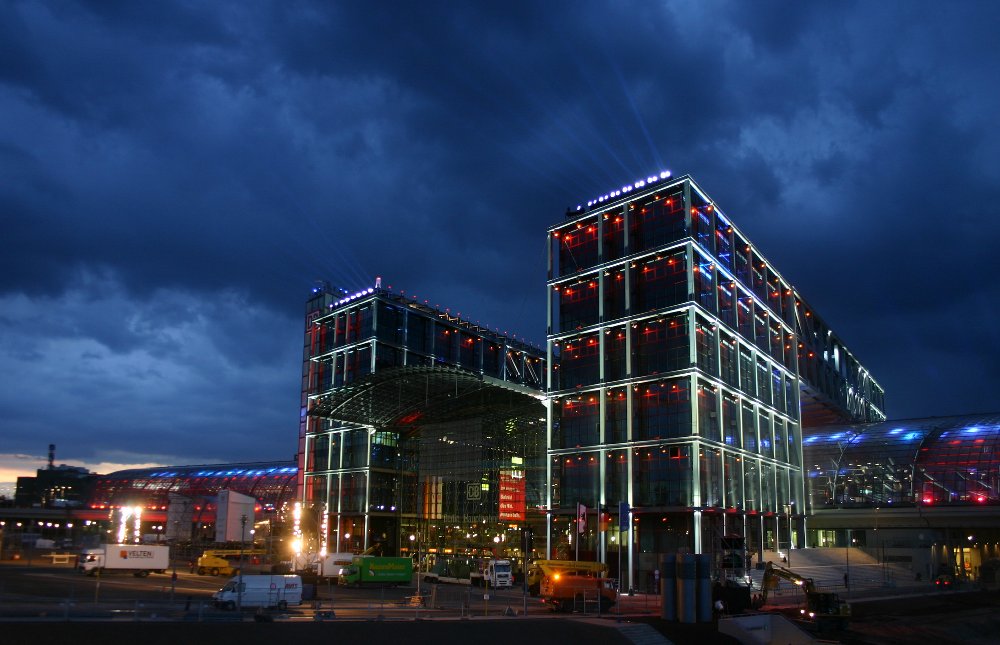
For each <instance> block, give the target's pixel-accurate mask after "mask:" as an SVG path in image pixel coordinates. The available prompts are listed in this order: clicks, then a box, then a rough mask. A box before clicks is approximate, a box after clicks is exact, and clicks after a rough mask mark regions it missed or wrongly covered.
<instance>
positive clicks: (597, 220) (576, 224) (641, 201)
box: [546, 173, 885, 580]
mask: <svg viewBox="0 0 1000 645" xmlns="http://www.w3.org/2000/svg"><path fill="white" fill-rule="evenodd" d="M548 237H549V274H548V289H549V299H548V302H549V304H548V312H549V316H548V359H549V360H548V365H549V372H548V382H547V385H548V392H549V395H550V397H551V408H550V412H549V418H548V435H549V440H548V446H547V452H548V456H549V480H548V486H547V491H548V496H549V497H548V499H547V500H546V505H547V507H548V508H549V509H550V510H551V514H550V516H549V518H550V520H551V526H550V527H549V534H550V537H551V539H552V540H553V547H554V548H555V549H556V550H557V551H558V553H557V555H559V556H566V555H570V554H572V553H574V551H575V550H576V549H579V550H580V553H581V554H584V553H585V554H586V555H587V558H600V559H606V561H608V562H609V563H612V565H614V564H615V563H616V561H617V558H616V557H615V556H614V553H615V552H616V551H617V549H618V545H621V544H625V545H630V546H629V547H628V548H626V549H625V551H626V552H625V553H624V554H623V558H622V561H623V563H625V562H628V563H629V567H630V570H631V571H637V572H638V576H639V579H640V580H642V577H643V576H645V575H646V574H647V573H648V574H651V572H652V570H653V569H655V568H656V566H657V560H656V558H657V554H660V553H672V552H676V551H678V550H681V549H690V550H691V551H692V552H696V553H701V552H706V553H707V552H714V551H715V550H716V549H717V545H718V538H719V537H720V536H723V535H738V536H743V537H745V538H746V543H747V544H748V545H749V547H750V550H751V551H754V550H756V551H763V550H767V549H774V550H776V549H777V548H779V547H782V546H783V547H784V548H787V547H788V546H789V542H790V541H792V540H793V539H794V540H795V541H797V542H800V543H801V542H802V533H801V527H800V526H796V527H795V528H793V530H792V531H789V530H788V528H787V527H788V526H789V525H790V521H791V522H794V523H796V524H798V523H799V520H800V519H801V516H802V515H803V513H804V512H805V501H806V497H805V488H804V482H803V472H802V428H803V426H805V427H808V426H811V425H817V424H822V423H829V422H834V421H841V422H873V421H881V420H883V419H884V418H885V414H884V406H885V404H884V400H883V396H884V395H883V391H882V388H881V387H880V386H879V385H878V383H877V382H876V381H875V379H874V378H873V377H872V376H871V375H870V373H869V372H868V371H867V370H866V369H865V368H864V366H862V365H861V364H860V362H859V361H858V360H857V359H856V358H855V357H854V355H853V354H852V353H851V352H850V351H849V350H848V349H847V347H846V345H845V344H844V343H843V341H842V340H841V339H840V338H839V337H838V336H837V335H836V334H835V333H834V332H833V330H831V329H830V328H829V326H827V325H826V324H825V323H824V321H823V320H822V318H821V317H820V316H819V315H818V314H817V312H816V311H815V310H813V308H812V307H811V306H810V305H809V304H808V303H807V302H806V301H805V299H804V298H803V296H802V295H801V294H800V293H799V292H798V290H797V289H795V287H794V286H793V285H792V283H791V281H790V280H788V279H787V278H786V277H785V276H784V275H783V274H782V273H780V272H779V271H778V269H777V268H776V267H775V266H774V265H773V264H772V263H771V262H769V261H768V259H767V258H766V257H765V256H764V254H763V253H762V252H761V250H760V249H759V247H757V246H756V245H755V244H754V243H752V242H751V241H750V239H749V238H748V237H747V236H746V235H744V234H743V233H742V232H741V231H740V230H739V229H737V228H736V226H735V225H734V224H733V222H732V220H731V219H730V218H729V217H728V216H727V215H725V214H724V213H723V212H722V210H721V209H720V208H719V206H718V204H716V203H715V202H714V201H713V200H712V199H711V198H710V197H709V196H708V194H707V193H706V192H705V191H704V190H702V189H701V187H700V186H698V184H696V183H695V181H694V180H693V179H691V178H690V177H688V176H683V177H678V178H673V177H671V176H670V175H669V173H662V174H660V175H656V176H652V177H649V178H647V179H646V180H643V181H640V182H637V183H635V184H634V185H629V186H626V187H623V188H621V189H619V190H615V191H613V192H611V193H609V194H607V195H604V196H601V197H598V198H596V199H593V200H591V201H590V202H588V203H587V205H586V206H584V205H581V206H579V207H577V208H575V209H571V210H570V211H569V212H568V213H567V216H566V219H565V220H564V221H562V222H560V223H558V224H556V225H553V226H551V227H550V228H549V229H548ZM775 243H777V242H775ZM620 503H625V504H628V507H629V508H630V509H631V517H624V518H619V515H618V512H619V511H618V509H619V504H620ZM581 505H582V506H583V507H585V509H586V514H587V517H585V518H584V519H585V520H586V530H585V531H584V532H583V533H582V534H581V533H579V530H580V524H579V522H578V519H577V514H578V511H579V510H580V509H581ZM619 523H621V524H622V525H623V526H625V527H629V529H627V530H626V531H619V529H618V526H619ZM577 540H579V544H577ZM609 553H610V554H611V555H609ZM581 557H583V555H581Z"/></svg>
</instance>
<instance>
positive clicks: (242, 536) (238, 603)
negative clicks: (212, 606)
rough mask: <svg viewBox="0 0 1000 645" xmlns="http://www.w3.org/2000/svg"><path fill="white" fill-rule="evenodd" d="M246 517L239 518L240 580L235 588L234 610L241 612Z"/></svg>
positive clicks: (244, 515)
mask: <svg viewBox="0 0 1000 645" xmlns="http://www.w3.org/2000/svg"><path fill="white" fill-rule="evenodd" d="M246 530H247V516H246V513H244V514H243V515H241V516H240V579H239V583H238V586H237V587H236V609H237V610H238V611H243V540H244V539H245V537H246Z"/></svg>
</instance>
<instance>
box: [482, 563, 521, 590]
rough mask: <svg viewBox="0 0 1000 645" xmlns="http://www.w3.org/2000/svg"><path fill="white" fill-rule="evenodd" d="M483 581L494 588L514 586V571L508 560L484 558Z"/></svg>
mask: <svg viewBox="0 0 1000 645" xmlns="http://www.w3.org/2000/svg"><path fill="white" fill-rule="evenodd" d="M483 583H484V584H485V585H487V586H488V587H492V588H494V589H504V588H508V589H509V588H511V587H513V586H514V572H513V570H512V569H511V566H510V560H485V561H484V562H483Z"/></svg>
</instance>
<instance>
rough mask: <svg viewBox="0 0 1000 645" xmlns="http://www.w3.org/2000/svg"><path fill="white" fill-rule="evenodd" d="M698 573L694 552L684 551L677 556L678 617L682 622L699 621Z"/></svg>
mask: <svg viewBox="0 0 1000 645" xmlns="http://www.w3.org/2000/svg"><path fill="white" fill-rule="evenodd" d="M696 573H697V565H696V564H695V559H694V555H693V554H691V553H683V554H681V555H678V556H677V618H678V620H680V622H682V623H694V622H697V615H698V614H697V608H696V607H695V591H696V589H695V587H696V581H695V575H696Z"/></svg>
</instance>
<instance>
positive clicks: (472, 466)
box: [299, 286, 545, 557]
mask: <svg viewBox="0 0 1000 645" xmlns="http://www.w3.org/2000/svg"><path fill="white" fill-rule="evenodd" d="M304 338H305V344H304V348H303V371H302V415H301V425H300V432H299V434H300V439H299V445H300V448H299V454H300V466H301V467H300V472H301V473H302V480H301V485H300V492H299V499H300V500H301V504H302V517H301V524H300V528H301V532H302V538H303V541H304V545H305V549H306V550H307V551H311V552H316V553H319V552H323V551H326V552H345V551H351V552H360V551H364V550H367V549H369V548H373V547H377V548H378V549H379V550H381V551H382V552H383V553H386V554H397V553H402V554H405V553H412V552H413V551H414V550H416V549H418V548H419V549H421V550H422V552H423V553H425V554H426V553H440V554H444V553H453V554H467V555H480V554H485V553H487V552H489V553H492V552H498V553H502V554H504V555H507V556H509V557H520V556H521V555H523V554H522V553H521V551H522V549H521V539H520V534H521V533H520V530H521V529H522V528H524V527H525V526H526V525H527V524H529V523H531V522H532V521H536V522H537V524H538V525H539V526H543V525H544V520H543V519H540V518H544V514H543V512H542V511H540V510H539V509H540V507H541V506H542V504H543V503H544V498H545V495H544V486H545V441H544V437H545V431H544V428H545V408H544V405H543V403H542V399H543V398H544V397H543V392H542V384H543V380H544V378H545V359H544V350H542V349H540V348H537V347H533V346H531V345H529V344H527V343H524V342H522V341H520V340H517V339H515V338H513V337H510V336H507V335H505V334H502V333H499V332H497V331H493V330H489V329H487V328H485V327H482V326H480V325H478V324H474V323H471V322H469V321H468V320H465V319H463V318H460V317H459V316H457V315H453V314H452V313H451V312H450V311H448V310H442V309H439V308H438V307H434V306H431V305H429V304H428V303H426V302H420V301H418V300H416V299H414V298H410V297H408V296H405V295H403V294H400V293H394V292H393V291H392V290H391V289H387V288H382V287H381V286H377V287H374V288H368V289H365V290H363V291H360V292H358V293H355V294H342V293H335V292H334V291H332V290H331V289H329V288H328V287H323V288H319V289H317V290H316V292H315V293H314V294H313V297H312V298H311V299H310V300H309V301H308V303H307V307H306V326H305V335H304ZM411 536H412V537H411Z"/></svg>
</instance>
